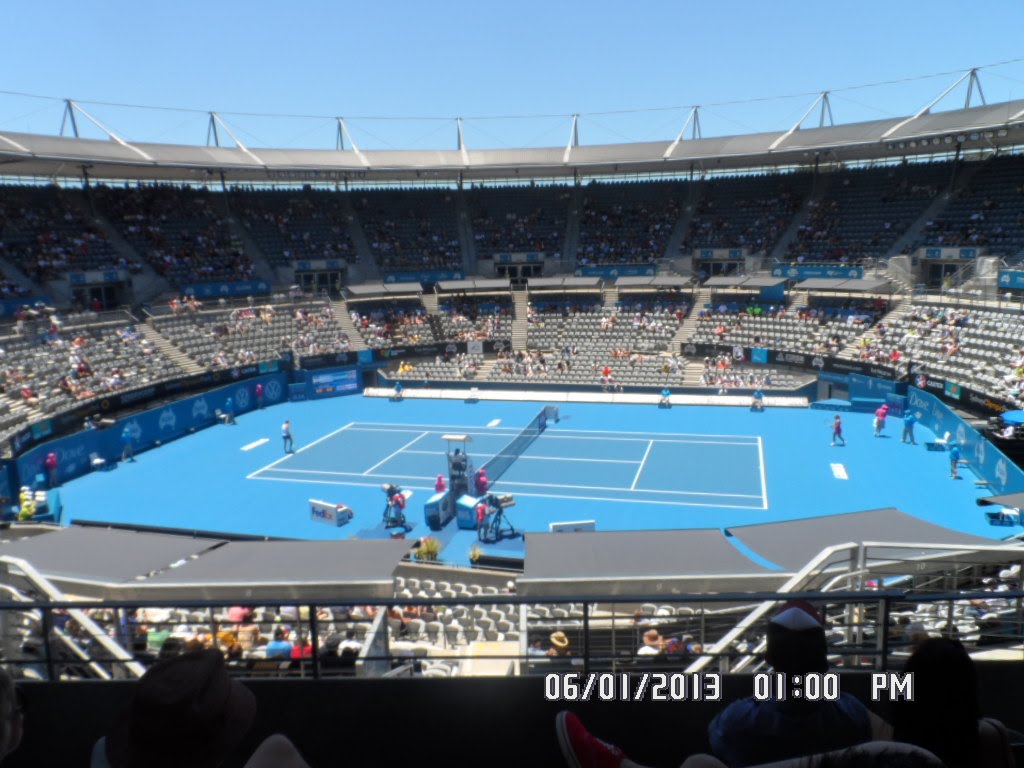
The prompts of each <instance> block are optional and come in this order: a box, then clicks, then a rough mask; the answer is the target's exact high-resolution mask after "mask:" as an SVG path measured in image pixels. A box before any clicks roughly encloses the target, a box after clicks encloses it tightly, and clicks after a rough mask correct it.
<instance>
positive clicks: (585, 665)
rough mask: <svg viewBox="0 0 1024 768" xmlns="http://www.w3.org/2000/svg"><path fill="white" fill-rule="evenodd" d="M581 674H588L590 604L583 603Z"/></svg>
mask: <svg viewBox="0 0 1024 768" xmlns="http://www.w3.org/2000/svg"><path fill="white" fill-rule="evenodd" d="M583 674H584V675H589V674H590V603H586V602H585V603H583Z"/></svg>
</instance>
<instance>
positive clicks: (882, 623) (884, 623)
mask: <svg viewBox="0 0 1024 768" xmlns="http://www.w3.org/2000/svg"><path fill="white" fill-rule="evenodd" d="M875 634H876V635H877V636H878V641H879V642H878V645H879V651H881V654H882V656H881V658H879V659H876V660H875V669H877V670H878V671H879V672H884V671H885V670H887V669H888V668H889V598H888V597H887V596H885V597H883V598H882V602H881V605H879V606H878V626H877V627H876V628H875Z"/></svg>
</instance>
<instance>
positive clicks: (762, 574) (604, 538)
mask: <svg viewBox="0 0 1024 768" xmlns="http://www.w3.org/2000/svg"><path fill="white" fill-rule="evenodd" d="M791 575H792V574H791V573H786V572H784V571H782V570H779V569H777V568H771V567H769V566H767V565H762V564H761V563H757V562H755V561H753V560H751V559H750V558H749V557H747V556H746V555H745V554H743V553H742V552H741V551H740V550H739V549H737V548H736V547H734V546H733V545H732V544H730V543H729V541H728V540H727V539H726V537H725V536H723V535H722V531H721V530H719V529H718V528H708V529H699V530H684V531H597V532H577V533H530V534H527V536H526V561H525V571H524V572H523V575H522V576H521V577H520V578H519V579H518V580H517V581H516V592H517V593H519V594H521V595H528V596H531V597H533V596H538V597H540V596H545V595H579V596H585V595H590V596H605V597H612V596H614V597H627V596H635V595H653V594H664V595H665V596H666V597H668V596H669V595H672V594H692V593H697V592H745V591H771V590H773V589H777V588H778V587H780V586H782V584H783V583H784V582H785V581H786V579H787V578H788V577H789V576H791Z"/></svg>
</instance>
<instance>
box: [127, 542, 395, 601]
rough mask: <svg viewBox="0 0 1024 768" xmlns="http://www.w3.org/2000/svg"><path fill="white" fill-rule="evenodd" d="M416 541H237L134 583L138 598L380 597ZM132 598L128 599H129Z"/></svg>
mask: <svg viewBox="0 0 1024 768" xmlns="http://www.w3.org/2000/svg"><path fill="white" fill-rule="evenodd" d="M409 547H410V542H408V541H402V540H391V539H372V540H360V539H349V540H345V541H233V542H231V543H229V544H227V545H226V546H224V547H221V548H220V549H217V550H216V551H213V552H208V553H206V554H204V555H203V556H202V557H199V558H197V559H195V560H191V561H189V562H188V563H186V564H185V565H183V566H182V567H180V568H175V569H173V570H170V571H165V572H163V573H160V574H158V575H156V576H154V577H153V578H151V579H147V580H146V581H145V582H139V583H136V584H132V585H126V587H128V589H127V590H126V591H127V592H128V593H130V594H131V596H132V597H135V596H138V597H140V598H141V597H149V598H151V599H158V598H159V599H176V598H183V597H186V596H192V597H194V598H196V599H199V598H203V599H221V598H225V599H227V598H230V597H232V596H234V597H236V598H237V597H239V596H240V595H241V594H242V593H243V591H244V593H245V594H247V595H252V596H253V597H256V596H259V597H260V598H261V599H267V598H270V597H277V598H280V599H286V598H287V599H301V598H309V599H311V600H314V599H315V600H324V599H332V600H333V599H338V600H355V599H366V600H369V599H374V598H384V597H392V596H393V595H394V584H393V581H394V572H395V568H397V567H398V564H399V562H400V561H401V560H402V557H403V556H404V555H405V554H406V553H407V552H408V551H409ZM125 596H126V597H127V596H128V595H125Z"/></svg>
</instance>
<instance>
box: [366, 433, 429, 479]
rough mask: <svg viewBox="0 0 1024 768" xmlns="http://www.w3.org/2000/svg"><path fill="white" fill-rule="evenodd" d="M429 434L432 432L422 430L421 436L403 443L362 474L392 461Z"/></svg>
mask: <svg viewBox="0 0 1024 768" xmlns="http://www.w3.org/2000/svg"><path fill="white" fill-rule="evenodd" d="M429 434H430V433H429V432H421V433H420V435H419V437H416V438H413V439H412V440H410V441H409V442H408V443H406V444H405V445H403V446H402V447H401V448H399V449H398V450H397V451H395V452H394V453H389V454H388V455H387V456H385V457H384V458H383V459H381V460H380V461H378V462H377V463H376V464H374V465H373V466H372V467H370V468H369V469H368V470H366V471H365V472H363V473H362V474H364V475H368V474H370V473H371V472H373V470H375V469H376V468H377V467H379V466H380V465H381V464H387V463H388V462H389V461H391V459H393V458H395V456H397V455H398V454H400V453H401V452H402V451H404V450H405V449H406V448H408V447H409V446H410V445H415V444H416V443H418V442H419V441H420V440H422V439H423V438H424V437H426V436H427V435H429Z"/></svg>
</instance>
